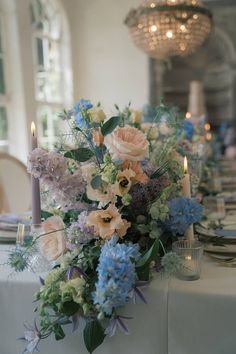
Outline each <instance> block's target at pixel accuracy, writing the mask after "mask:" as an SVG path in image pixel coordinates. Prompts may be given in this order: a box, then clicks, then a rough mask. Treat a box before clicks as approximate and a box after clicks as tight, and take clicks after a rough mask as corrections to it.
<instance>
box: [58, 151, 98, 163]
mask: <svg viewBox="0 0 236 354" xmlns="http://www.w3.org/2000/svg"><path fill="white" fill-rule="evenodd" d="M64 156H65V157H68V158H69V159H73V160H76V161H79V162H85V161H88V160H89V159H91V157H93V156H94V153H93V151H91V150H90V149H88V148H79V149H76V150H70V151H67V152H66V153H65V154H64Z"/></svg>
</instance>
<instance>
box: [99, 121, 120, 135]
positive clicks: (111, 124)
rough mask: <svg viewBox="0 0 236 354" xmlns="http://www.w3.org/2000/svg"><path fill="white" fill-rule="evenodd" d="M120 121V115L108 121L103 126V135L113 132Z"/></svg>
mask: <svg viewBox="0 0 236 354" xmlns="http://www.w3.org/2000/svg"><path fill="white" fill-rule="evenodd" d="M119 123H120V117H112V118H110V119H109V120H108V121H106V122H105V123H104V124H103V126H102V128H101V132H102V135H103V136H106V135H108V134H111V133H112V132H113V130H114V129H115V128H116V127H117V125H119Z"/></svg>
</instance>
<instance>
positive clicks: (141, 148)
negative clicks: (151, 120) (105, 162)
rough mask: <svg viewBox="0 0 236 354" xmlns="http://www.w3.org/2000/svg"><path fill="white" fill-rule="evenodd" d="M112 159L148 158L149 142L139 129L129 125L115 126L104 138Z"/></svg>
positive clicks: (133, 159) (139, 159)
mask: <svg viewBox="0 0 236 354" xmlns="http://www.w3.org/2000/svg"><path fill="white" fill-rule="evenodd" d="M104 144H105V145H106V147H107V149H108V151H109V152H110V154H111V156H112V158H113V160H122V161H125V160H131V161H142V160H144V159H146V158H148V155H149V142H148V140H147V138H146V136H145V134H143V133H142V132H141V131H140V130H138V129H137V128H133V127H130V126H125V127H124V128H117V129H116V130H115V131H114V132H112V133H111V134H108V135H107V136H105V138H104Z"/></svg>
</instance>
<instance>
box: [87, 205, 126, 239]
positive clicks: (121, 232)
mask: <svg viewBox="0 0 236 354" xmlns="http://www.w3.org/2000/svg"><path fill="white" fill-rule="evenodd" d="M87 226H93V227H94V230H95V233H96V235H97V236H100V237H101V238H103V239H105V240H110V238H111V237H112V235H114V234H115V233H117V234H118V236H119V237H121V238H122V237H124V236H125V234H126V232H127V229H128V228H129V227H130V226H131V223H130V222H128V221H127V220H125V219H122V218H121V215H120V213H119V210H118V209H117V208H116V207H115V205H113V204H110V205H109V207H108V208H107V209H105V210H96V211H92V212H91V213H90V214H89V215H88V217H87Z"/></svg>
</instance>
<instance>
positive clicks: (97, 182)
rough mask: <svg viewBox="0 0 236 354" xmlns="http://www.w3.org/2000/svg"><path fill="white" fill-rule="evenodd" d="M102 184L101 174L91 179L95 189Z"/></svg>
mask: <svg viewBox="0 0 236 354" xmlns="http://www.w3.org/2000/svg"><path fill="white" fill-rule="evenodd" d="M101 185H102V177H101V176H100V175H97V176H95V177H94V178H93V179H92V181H91V186H92V187H93V189H99V188H100V187H101Z"/></svg>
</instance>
